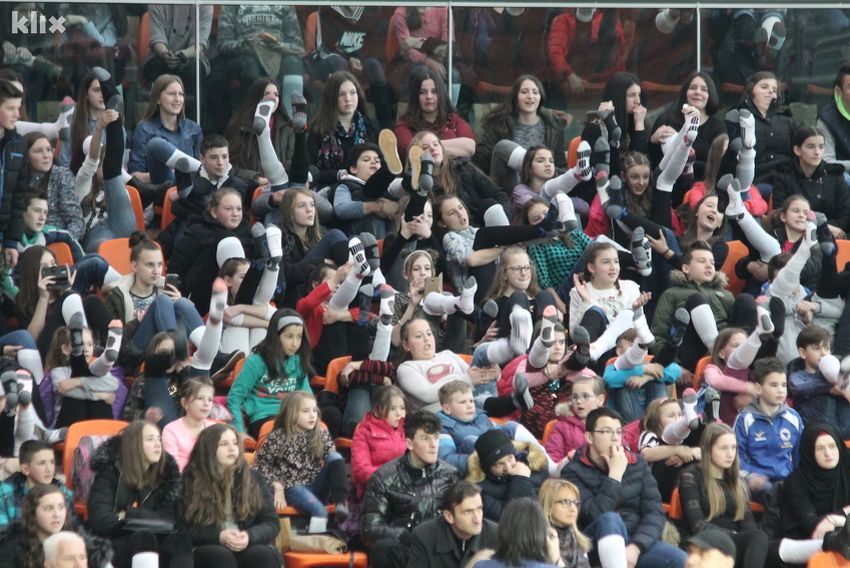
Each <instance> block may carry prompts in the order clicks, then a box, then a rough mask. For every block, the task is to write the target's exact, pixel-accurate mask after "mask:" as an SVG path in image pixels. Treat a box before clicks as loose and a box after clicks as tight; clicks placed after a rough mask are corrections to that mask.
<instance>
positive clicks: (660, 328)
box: [650, 270, 735, 353]
mask: <svg viewBox="0 0 850 568" xmlns="http://www.w3.org/2000/svg"><path fill="white" fill-rule="evenodd" d="M670 280H671V286H670V287H669V288H667V289H666V290H665V291H664V293H663V294H661V298H660V299H659V300H658V304H657V305H656V306H655V315H654V316H653V318H652V326H651V328H650V329H651V331H652V335H654V336H655V349H654V352H655V353H660V352H661V350H662V349H663V347H664V346H665V345H666V344H667V341H668V336H669V334H670V325H671V324H672V323H673V318H675V317H676V316H675V314H676V310H677V309H679V308H681V307H684V305H685V302H686V301H687V300H688V298H689V297H690V296H691V295H692V294H694V293H695V292H699V293H701V294H702V295H703V296H705V299H706V300H707V301H708V305H709V306H711V311H712V312H714V317H715V319H716V320H717V329H718V330H721V329H723V328H725V327H726V320H727V319H728V318H729V311H730V310H731V309H732V304H734V303H735V297H734V296H733V295H732V292H730V291H729V290H726V288H725V287H726V275H725V274H724V273H722V272H720V271H719V270H718V272H716V273H715V275H714V278H713V279H712V280H711V281H710V282H707V283H706V284H702V285H700V284H697V283H696V282H694V281H693V280H690V279H688V277H687V276H686V275H685V274H684V273H683V272H680V271H678V270H674V271H673V273H672V274H671V275H670Z"/></svg>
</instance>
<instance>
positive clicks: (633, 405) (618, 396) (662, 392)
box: [608, 381, 667, 424]
mask: <svg viewBox="0 0 850 568" xmlns="http://www.w3.org/2000/svg"><path fill="white" fill-rule="evenodd" d="M642 388H643V389H644V392H645V396H644V404H643V406H642V405H641V403H640V397H639V396H638V393H639V392H640V389H633V388H630V387H628V386H625V387H622V388H619V389H608V392H609V393H610V394H611V405H610V406H611V407H612V408H613V409H614V410H616V411H617V412H619V413H620V415H621V416H622V417H623V424H629V423H631V422H634V421H635V420H640V419H641V418H643V412H644V410H645V408H646V407H647V406H649V403H650V402H652V401H653V400H655V399H656V398H666V397H667V385H666V384H665V383H662V382H661V381H649V382H648V383H646V384H645V385H643V387H642Z"/></svg>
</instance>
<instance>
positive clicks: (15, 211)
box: [0, 130, 29, 248]
mask: <svg viewBox="0 0 850 568" xmlns="http://www.w3.org/2000/svg"><path fill="white" fill-rule="evenodd" d="M28 153H29V149H28V146H27V143H26V141H25V140H24V139H23V138H22V137H21V135H20V134H18V132H17V130H6V131H5V132H4V133H3V137H2V138H0V237H2V240H3V247H4V248H16V247H17V246H18V242H19V241H20V240H21V235H23V233H24V212H25V211H26V208H25V207H24V197H25V196H26V194H27V184H28V183H29V165H28V164H29V162H28V161H27V155H28Z"/></svg>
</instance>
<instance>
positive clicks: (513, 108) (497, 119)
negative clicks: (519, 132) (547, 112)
mask: <svg viewBox="0 0 850 568" xmlns="http://www.w3.org/2000/svg"><path fill="white" fill-rule="evenodd" d="M525 81H531V82H532V83H534V85H535V86H536V87H537V90H538V91H540V104H539V105H538V106H537V115H538V116H540V115H541V112H540V109H542V108H543V103H544V102H546V91H545V90H544V89H543V83H541V82H540V79H538V78H537V77H535V76H534V75H520V77H519V78H518V79H517V80H516V81H514V84H513V86H512V87H511V94H510V99H508V100H507V101H506V102H504V103H502V104H500V105H499V106H497V107H496V108H494V109H493V110H491V111H490V112H489V114H487V116H485V117H484V120H483V121H482V122H481V128H482V129H484V130H488V129H490V130H492V131H493V132H495V133H496V134H497V135H498V136H499V139H500V140H501V139H504V138H510V128H509V127H508V118H511V117H513V118H516V117H517V116H519V105H517V99H518V98H519V90H520V88H521V87H522V84H523V83H524V82H525Z"/></svg>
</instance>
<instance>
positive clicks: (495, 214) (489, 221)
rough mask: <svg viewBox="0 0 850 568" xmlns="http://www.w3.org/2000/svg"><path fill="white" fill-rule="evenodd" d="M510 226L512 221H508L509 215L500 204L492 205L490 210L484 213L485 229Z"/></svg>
mask: <svg viewBox="0 0 850 568" xmlns="http://www.w3.org/2000/svg"><path fill="white" fill-rule="evenodd" d="M510 224H511V221H510V219H508V215H507V213H505V208H504V207H502V206H501V205H499V204H496V205H491V206H490V208H489V209H487V211H485V212H484V226H485V227H506V226H508V225H510Z"/></svg>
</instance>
